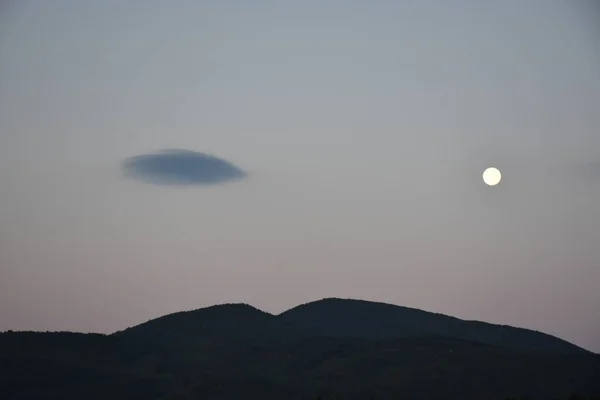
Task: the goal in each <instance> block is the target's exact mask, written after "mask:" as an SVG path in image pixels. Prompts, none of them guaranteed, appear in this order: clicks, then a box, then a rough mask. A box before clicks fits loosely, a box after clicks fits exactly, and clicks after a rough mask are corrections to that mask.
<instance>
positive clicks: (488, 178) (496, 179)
mask: <svg viewBox="0 0 600 400" xmlns="http://www.w3.org/2000/svg"><path fill="white" fill-rule="evenodd" d="M501 179H502V174H501V173H500V171H499V170H498V168H494V167H491V168H488V169H486V170H485V171H484V172H483V181H484V182H485V184H486V185H488V186H496V185H497V184H499V183H500V180H501Z"/></svg>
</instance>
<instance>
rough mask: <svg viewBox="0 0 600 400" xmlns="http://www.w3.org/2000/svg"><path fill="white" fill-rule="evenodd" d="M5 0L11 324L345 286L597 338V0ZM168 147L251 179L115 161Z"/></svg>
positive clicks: (73, 321) (0, 270)
mask: <svg viewBox="0 0 600 400" xmlns="http://www.w3.org/2000/svg"><path fill="white" fill-rule="evenodd" d="M4 14H5V15H4V17H3V19H2V21H3V23H2V25H3V26H2V29H1V30H0V85H1V87H0V330H5V329H13V330H30V329H31V330H75V331H96V332H112V331H115V330H118V329H123V328H125V327H128V326H131V325H135V324H137V323H141V322H144V321H146V320H148V319H150V318H154V317H157V316H160V315H163V314H166V313H170V312H174V311H180V310H188V309H194V308H200V307H204V306H208V305H213V304H217V303H224V302H246V303H250V304H252V305H254V306H256V307H259V308H261V309H264V310H266V311H269V312H274V313H275V312H280V311H283V310H285V309H287V308H289V307H292V306H294V305H297V304H299V303H304V302H308V301H312V300H317V299H319V298H322V297H333V296H335V297H351V298H362V299H367V300H374V301H384V302H389V303H394V304H399V305H405V306H410V307H416V308H421V309H425V310H430V311H435V312H441V313H446V314H450V315H454V316H457V317H461V318H466V319H479V320H485V321H489V322H495V323H503V324H510V325H517V326H522V327H526V328H531V329H537V330H541V331H544V332H547V333H550V334H554V335H557V336H559V337H561V338H564V339H566V340H569V341H572V342H574V343H576V344H578V345H581V346H584V347H586V348H588V349H591V350H594V351H597V352H600V318H598V310H599V309H600V290H599V289H598V284H599V283H600V207H599V206H598V205H599V204H600V47H598V45H599V44H600V40H599V39H598V38H599V37H600V36H599V31H598V28H597V27H596V26H595V25H594V22H595V21H594V19H595V18H596V17H597V14H594V10H593V9H592V8H590V7H589V3H587V2H585V1H581V2H576V1H573V2H567V1H551V0H537V1H535V0H528V1H523V0H506V1H495V2H492V1H480V0H472V1H468V0H455V1H451V2H450V1H448V2H443V1H422V0H413V1H391V0H390V1H384V0H379V1H342V0H339V1H325V0H318V1H316V0H308V1H302V2H300V1H298V2H283V1H254V2H242V1H202V2H201V1H185V0H178V1H158V0H151V1H141V0H140V1H127V2H123V1H117V0H106V1H78V0H72V1H66V0H54V1H42V0H36V1H19V2H18V3H17V2H14V3H13V6H12V7H9V8H6V9H5V10H4ZM164 149H182V150H189V151H197V152H203V153H207V154H213V155H215V156H217V157H219V158H221V159H223V160H224V162H229V163H231V164H233V166H236V167H238V168H240V169H243V170H244V171H246V172H247V173H248V176H247V178H245V179H242V180H237V181H235V182H227V183H224V184H221V185H210V186H203V185H197V186H195V185H187V186H185V187H179V186H177V185H162V184H152V183H147V182H140V181H136V180H135V179H130V177H127V176H125V175H126V174H124V173H123V170H122V165H123V162H124V161H125V160H128V159H130V158H131V157H135V156H139V155H147V154H151V153H154V152H157V151H161V150H164ZM489 165H493V166H496V167H498V168H500V170H501V171H502V172H503V175H504V179H503V181H502V183H501V184H500V185H499V186H497V187H494V188H490V187H486V186H485V185H484V184H483V182H482V179H481V173H482V172H483V169H484V168H485V167H487V166H489Z"/></svg>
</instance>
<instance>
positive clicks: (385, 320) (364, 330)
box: [113, 297, 595, 354]
mask: <svg viewBox="0 0 600 400" xmlns="http://www.w3.org/2000/svg"><path fill="white" fill-rule="evenodd" d="M226 312H227V313H228V314H230V315H229V316H228V317H229V318H231V320H233V319H235V318H238V319H237V322H236V323H233V324H230V322H232V321H231V320H230V321H227V320H226V319H225V318H224V316H223V315H222V314H224V313H226ZM186 317H188V318H186ZM193 317H198V318H200V317H201V318H203V320H202V323H201V324H200V321H197V322H198V323H197V324H194V323H193V322H192V321H193V319H192V318H193ZM184 318H185V323H183V324H176V321H177V320H178V319H180V320H183V319H184ZM198 324H200V325H202V324H204V326H202V327H200V326H199V325H198ZM211 324H213V325H211ZM244 324H245V329H240V328H241V326H240V325H244ZM159 325H160V326H168V330H169V331H173V330H177V331H178V332H177V335H178V336H179V337H181V336H185V335H186V333H185V332H186V330H187V332H189V334H190V335H201V336H202V335H206V336H207V337H214V336H221V337H223V336H226V337H236V338H238V339H248V340H257V339H261V338H263V339H267V340H286V339H288V340H290V339H298V338H302V337H315V336H319V337H357V338H360V337H366V338H370V339H386V338H388V339H389V338H414V337H430V336H436V337H437V336H442V337H451V338H457V339H463V340H467V341H472V342H481V343H484V344H489V345H498V346H502V347H509V348H518V349H522V350H540V351H558V352H565V353H572V354H575V353H577V354H595V353H593V352H592V351H590V350H587V349H584V348H582V347H580V346H577V345H575V344H573V343H570V342H568V341H566V340H564V339H561V338H559V337H556V336H553V335H550V334H547V333H544V332H541V331H536V330H532V329H526V328H520V327H515V326H510V325H500V324H494V323H490V322H485V321H479V320H463V319H460V318H457V317H453V316H449V315H446V314H441V313H435V312H430V311H424V310H421V309H417V308H411V307H405V306H398V305H394V304H390V303H384V302H374V301H367V300H361V299H349V298H340V297H327V298H323V299H320V300H315V301H311V302H307V303H303V304H300V305H297V306H295V307H292V308H290V309H288V310H286V311H283V312H281V313H279V314H271V313H269V312H266V311H263V310H261V309H259V308H257V307H254V306H252V305H250V304H247V303H225V304H217V305H212V306H208V307H204V308H198V309H194V310H190V311H181V312H176V313H172V314H167V315H164V316H161V317H157V318H154V319H151V320H148V321H146V322H144V323H142V324H138V325H134V326H132V327H129V328H126V329H124V330H121V331H117V332H115V333H113V335H117V336H119V335H129V334H133V333H134V332H138V331H140V330H143V329H148V328H149V327H150V326H153V327H154V328H156V329H160V328H159ZM176 326H177V327H178V329H176V328H175V327H176ZM211 332H212V333H211ZM167 336H168V335H167Z"/></svg>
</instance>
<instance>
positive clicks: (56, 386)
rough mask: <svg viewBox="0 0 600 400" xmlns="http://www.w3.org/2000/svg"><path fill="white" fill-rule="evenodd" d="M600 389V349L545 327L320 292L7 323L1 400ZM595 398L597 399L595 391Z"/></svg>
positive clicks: (468, 395) (492, 395) (476, 395)
mask: <svg viewBox="0 0 600 400" xmlns="http://www.w3.org/2000/svg"><path fill="white" fill-rule="evenodd" d="M574 393H582V394H587V395H600V356H598V355H595V354H593V353H590V352H587V351H585V350H583V349H580V348H578V347H577V346H574V345H571V344H569V343H567V342H564V341H562V340H560V339H557V338H554V337H552V336H548V335H545V334H542V333H539V332H533V331H528V330H525V329H519V328H512V327H503V326H497V325H492V324H486V323H482V322H472V321H463V320H460V319H457V318H453V317H449V316H444V315H439V314H434V313H429V312H425V311H420V310H415V309H410V308H405V307H398V306H393V305H389V304H382V303H371V302H366V301H359V300H341V299H325V300H321V301H316V302H313V303H309V304H305V305H302V306H299V307H296V308H293V309H291V310H289V311H286V312H284V313H282V314H280V315H272V314H269V313H265V312H263V311H260V310H258V309H256V308H254V307H251V306H249V305H244V304H226V305H221V306H213V307H207V308H203V309H199V310H195V311H187V312H179V313H175V314H170V315H167V316H164V317H160V318H156V319H153V320H151V321H148V322H146V323H143V324H141V325H138V326H134V327H132V328H129V329H126V330H124V331H121V332H117V333H115V334H112V335H99V334H79V333H69V332H61V333H36V332H7V333H0V398H1V399H2V400H5V399H6V400H12V399H19V400H25V399H36V400H38V399H39V400H46V399H61V400H71V399H82V398H85V399H107V398H110V399H115V400H119V399H140V400H144V399H147V400H187V399H206V400H224V399H231V400H234V399H235V400H237V399H261V400H262V399H266V400H271V399H273V400H275V399H283V398H285V399H290V400H294V399H297V400H300V399H304V400H311V399H317V398H318V397H319V396H320V397H321V398H322V399H323V400H325V399H336V398H337V399H346V400H351V399H356V400H359V399H380V400H382V399H390V400H391V399H413V400H417V399H423V400H425V399H428V400H429V399H449V398H450V399H459V398H460V399H465V400H470V399H473V400H476V399H490V400H494V399H497V400H503V399H505V398H506V397H508V396H523V395H528V396H530V399H532V400H535V399H548V400H550V399H556V400H560V399H565V400H566V399H567V398H568V396H570V395H571V394H574ZM599 400H600V399H599Z"/></svg>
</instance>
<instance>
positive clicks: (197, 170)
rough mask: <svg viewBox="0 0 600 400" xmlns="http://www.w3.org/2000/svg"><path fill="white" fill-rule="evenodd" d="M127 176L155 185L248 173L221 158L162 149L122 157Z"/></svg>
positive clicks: (233, 177)
mask: <svg viewBox="0 0 600 400" xmlns="http://www.w3.org/2000/svg"><path fill="white" fill-rule="evenodd" d="M122 167H123V172H124V174H125V176H126V177H129V178H132V179H136V180H138V181H142V182H146V183H152V184H156V185H184V186H191V185H217V184H222V183H226V182H230V181H237V180H241V179H244V178H246V177H247V175H248V174H247V173H246V172H245V171H244V170H243V169H241V168H239V167H237V166H235V165H233V164H232V163H230V162H229V161H226V160H223V159H221V158H218V157H215V156H212V155H209V154H204V153H197V152H195V151H189V150H162V151H159V152H157V153H154V154H143V155H139V156H134V157H130V158H127V159H126V160H124V161H123V165H122Z"/></svg>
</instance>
